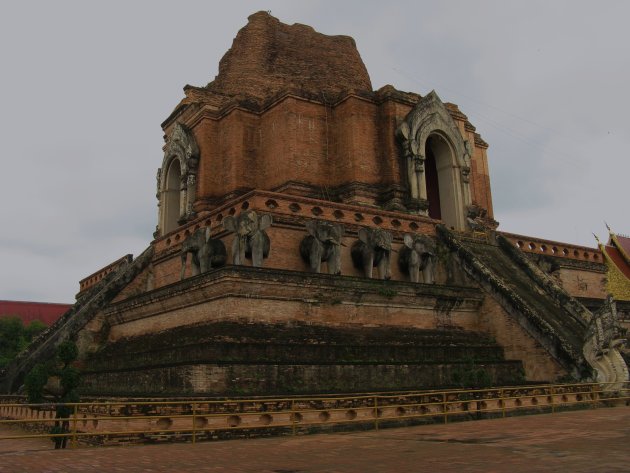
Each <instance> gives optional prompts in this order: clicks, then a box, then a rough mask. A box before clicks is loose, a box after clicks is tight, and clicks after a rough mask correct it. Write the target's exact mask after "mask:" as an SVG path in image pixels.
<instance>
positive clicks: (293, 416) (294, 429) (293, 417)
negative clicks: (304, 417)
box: [291, 399, 297, 435]
mask: <svg viewBox="0 0 630 473" xmlns="http://www.w3.org/2000/svg"><path fill="white" fill-rule="evenodd" d="M296 417H297V416H296V415H295V399H291V432H292V433H293V435H295V431H296V428H295V422H296V421H297V419H296Z"/></svg>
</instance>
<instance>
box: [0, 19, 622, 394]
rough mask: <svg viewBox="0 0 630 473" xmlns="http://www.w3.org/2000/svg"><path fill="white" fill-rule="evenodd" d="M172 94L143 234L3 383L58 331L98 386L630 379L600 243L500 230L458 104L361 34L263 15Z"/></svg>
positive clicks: (19, 374)
mask: <svg viewBox="0 0 630 473" xmlns="http://www.w3.org/2000/svg"><path fill="white" fill-rule="evenodd" d="M184 92H185V97H184V99H183V100H182V101H181V102H180V103H179V104H178V105H177V106H176V107H175V110H174V111H173V112H172V113H171V115H170V116H169V117H168V118H167V119H166V120H165V121H164V123H163V124H162V127H163V129H164V134H165V140H166V143H165V146H164V149H163V151H164V156H163V159H162V164H161V167H160V169H159V171H158V174H157V199H158V219H157V220H158V221H157V228H156V232H155V234H154V240H153V241H152V242H151V243H150V245H149V247H148V248H147V249H146V251H144V252H143V253H142V254H141V255H140V256H138V257H136V258H135V259H133V258H131V257H125V258H122V259H120V260H118V261H116V262H114V263H112V264H110V265H108V266H106V267H105V268H103V269H102V270H100V271H97V272H96V273H94V274H92V275H90V276H88V277H87V278H85V279H84V280H82V281H81V284H80V292H79V294H78V295H77V302H76V304H75V305H74V306H73V307H72V309H70V311H68V313H66V314H65V315H64V317H62V319H60V320H59V321H58V322H57V323H56V324H55V325H54V326H53V327H51V328H50V329H49V330H48V331H47V332H46V333H45V334H44V335H43V336H42V337H40V338H39V339H38V340H37V341H36V342H35V343H34V344H33V345H31V347H29V348H28V349H27V350H26V351H25V352H23V353H22V354H21V355H20V356H19V357H18V359H17V360H16V361H15V362H14V363H13V364H12V365H11V366H9V367H8V368H7V370H6V371H5V372H4V373H3V374H2V388H3V389H4V390H7V391H10V390H15V389H18V388H19V386H20V385H21V383H22V380H23V377H24V375H25V373H27V372H28V370H29V369H30V368H31V367H32V366H33V365H34V364H35V363H36V362H37V361H38V360H40V359H42V358H45V357H47V356H50V354H51V353H52V352H53V351H54V347H55V346H56V345H57V344H59V343H60V342H61V341H63V340H66V339H74V340H76V341H77V343H78V345H79V348H80V353H81V366H82V368H83V373H84V375H83V378H84V380H85V382H84V386H83V391H84V392H85V393H92V394H111V395H160V394H178V395H190V394H205V395H208V394H231V395H234V394H247V395H250V394H272V393H296V392H298V393H307V392H348V391H369V390H399V389H418V388H427V387H437V386H454V385H471V384H473V385H474V384H488V383H491V384H513V383H519V382H530V381H555V380H558V379H561V378H562V379H567V378H572V379H584V380H586V379H591V380H598V381H601V382H611V383H617V382H622V381H625V380H627V379H628V370H627V366H626V364H625V362H624V359H623V357H622V355H621V353H620V348H621V346H622V335H623V333H624V328H623V327H622V325H621V323H622V322H623V321H622V322H620V317H619V315H620V314H621V315H622V317H621V318H623V316H624V314H627V307H625V306H622V305H617V304H615V302H614V301H613V300H612V299H610V298H607V293H606V281H605V273H606V267H605V265H604V261H603V258H602V254H601V252H600V251H599V250H598V249H595V248H586V247H578V246H575V245H569V244H565V243H560V242H553V241H546V240H541V239H537V238H532V237H527V236H523V235H514V234H508V233H502V232H499V231H497V226H498V222H496V221H495V220H494V214H493V209H492V198H491V191H490V181H489V173H488V161H487V155H486V150H487V148H488V145H487V144H486V143H485V142H484V141H483V139H482V138H481V137H480V136H479V134H477V133H476V130H475V127H474V126H473V125H472V124H471V123H470V122H469V121H468V119H467V117H466V116H465V115H464V114H463V113H462V112H461V111H460V110H459V109H458V107H457V106H456V105H453V104H449V103H443V102H442V101H441V100H440V98H439V96H438V95H437V94H436V93H435V92H430V93H428V94H427V95H424V96H421V95H419V94H415V93H409V92H402V91H399V90H396V89H395V88H394V87H392V86H389V85H388V86H385V87H382V88H381V89H379V90H376V91H374V90H373V89H372V85H371V82H370V78H369V75H368V73H367V70H366V68H365V66H364V64H363V62H362V61H361V57H360V55H359V53H358V50H357V48H356V45H355V42H354V40H353V39H352V38H349V37H346V36H326V35H323V34H320V33H317V32H315V31H314V30H313V29H312V28H311V27H309V26H305V25H299V24H295V25H285V24H283V23H281V22H280V21H278V20H277V19H276V18H274V17H272V16H270V15H269V14H267V13H263V12H259V13H256V14H254V15H252V16H250V17H249V21H248V23H247V25H246V26H245V27H244V28H243V29H241V31H239V33H238V34H237V36H236V38H235V40H234V43H233V44H232V47H231V48H230V50H229V51H228V52H227V53H226V54H225V56H224V57H223V59H221V62H220V64H219V74H218V75H217V77H216V78H215V79H214V80H213V81H212V82H210V83H209V84H208V85H207V86H205V87H193V86H186V87H185V88H184ZM607 386H612V387H614V385H607Z"/></svg>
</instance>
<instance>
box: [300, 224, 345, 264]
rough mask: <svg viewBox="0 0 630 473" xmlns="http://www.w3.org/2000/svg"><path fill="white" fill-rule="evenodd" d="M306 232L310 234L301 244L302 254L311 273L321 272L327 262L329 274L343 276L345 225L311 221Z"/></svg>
mask: <svg viewBox="0 0 630 473" xmlns="http://www.w3.org/2000/svg"><path fill="white" fill-rule="evenodd" d="M306 230H307V231H308V233H309V234H308V235H307V236H305V237H304V238H303V239H302V242H301V243H300V254H301V255H302V259H303V260H304V261H305V262H306V263H308V265H309V267H310V269H311V271H313V272H315V273H319V272H321V265H322V262H324V261H325V262H326V264H327V266H328V273H329V274H341V248H340V247H341V246H343V243H342V242H341V237H342V236H343V233H344V228H343V225H340V224H335V223H326V222H321V221H316V220H310V221H308V222H306Z"/></svg>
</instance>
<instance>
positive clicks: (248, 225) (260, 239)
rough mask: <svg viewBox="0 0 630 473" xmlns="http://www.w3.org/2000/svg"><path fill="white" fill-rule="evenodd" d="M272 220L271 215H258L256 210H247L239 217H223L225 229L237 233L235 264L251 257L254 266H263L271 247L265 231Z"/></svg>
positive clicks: (233, 255) (233, 248)
mask: <svg viewBox="0 0 630 473" xmlns="http://www.w3.org/2000/svg"><path fill="white" fill-rule="evenodd" d="M271 222H272V218H271V215H269V214H263V215H258V214H257V213H256V212H255V211H254V210H245V211H243V212H241V213H240V215H239V216H238V217H234V216H227V217H225V218H224V219H223V226H224V227H225V229H226V230H229V231H231V232H234V233H236V235H235V236H234V242H233V243H232V263H233V264H236V265H240V264H244V263H245V258H251V259H252V266H255V267H261V266H262V263H263V258H266V257H267V256H269V249H270V247H271V243H270V240H269V236H268V235H267V232H265V229H266V228H269V227H270V226H271Z"/></svg>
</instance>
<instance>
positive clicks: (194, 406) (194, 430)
mask: <svg viewBox="0 0 630 473" xmlns="http://www.w3.org/2000/svg"><path fill="white" fill-rule="evenodd" d="M192 424H193V425H192V443H193V444H194V443H195V442H196V441H197V403H196V402H193V403H192Z"/></svg>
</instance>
